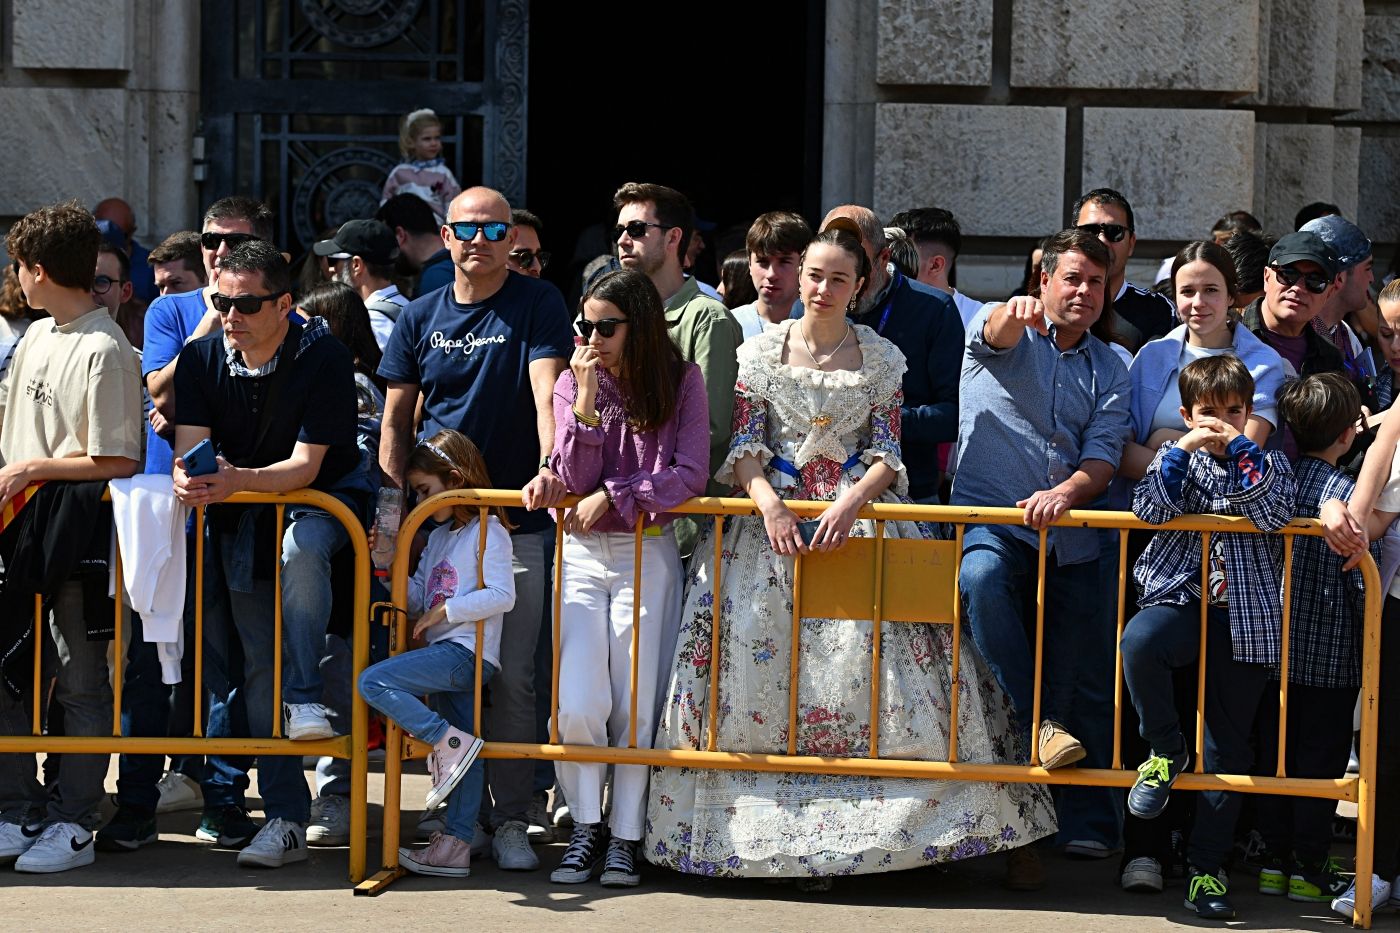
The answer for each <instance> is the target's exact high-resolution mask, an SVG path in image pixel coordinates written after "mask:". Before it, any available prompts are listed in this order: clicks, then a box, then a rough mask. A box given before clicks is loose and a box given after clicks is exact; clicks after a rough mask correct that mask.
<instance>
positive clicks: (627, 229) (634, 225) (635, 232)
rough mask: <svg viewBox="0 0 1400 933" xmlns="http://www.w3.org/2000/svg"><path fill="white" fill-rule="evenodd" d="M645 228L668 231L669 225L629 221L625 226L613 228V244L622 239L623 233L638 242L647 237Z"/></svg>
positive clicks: (619, 225) (647, 221) (620, 225)
mask: <svg viewBox="0 0 1400 933" xmlns="http://www.w3.org/2000/svg"><path fill="white" fill-rule="evenodd" d="M647 227H655V228H656V229H658V230H670V229H671V224H654V223H652V222H651V221H649V220H629V221H628V222H627V223H625V224H618V225H617V226H616V227H613V242H614V243H616V242H617V241H618V240H620V239H622V235H623V234H624V233H625V234H627V235H628V236H629V237H631V238H632V239H634V240H640V239H641V238H642V237H644V236H646V235H647Z"/></svg>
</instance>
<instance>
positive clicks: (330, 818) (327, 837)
mask: <svg viewBox="0 0 1400 933" xmlns="http://www.w3.org/2000/svg"><path fill="white" fill-rule="evenodd" d="M306 844H307V845H309V846H345V845H349V844H350V798H348V797H341V796H339V795H336V794H326V795H325V796H322V797H317V798H316V799H315V800H313V801H311V822H310V823H309V824H307V827H306Z"/></svg>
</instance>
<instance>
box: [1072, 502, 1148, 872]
mask: <svg viewBox="0 0 1400 933" xmlns="http://www.w3.org/2000/svg"><path fill="white" fill-rule="evenodd" d="M1096 507H1099V506H1096ZM1097 568H1098V570H1097V573H1098V579H1097V583H1096V586H1097V588H1098V593H1099V597H1100V600H1101V601H1100V602H1099V604H1098V605H1097V606H1086V607H1085V609H1086V610H1091V609H1092V610H1096V611H1097V612H1098V613H1099V616H1100V617H1099V619H1098V621H1097V623H1096V624H1095V625H1093V626H1092V627H1088V628H1086V629H1081V630H1080V631H1079V632H1077V633H1076V636H1075V645H1076V647H1077V654H1078V659H1079V663H1078V668H1077V671H1076V677H1075V683H1074V705H1073V709H1072V710H1071V711H1070V713H1069V715H1068V716H1067V717H1066V718H1065V723H1064V725H1065V728H1066V729H1068V730H1069V731H1070V732H1071V733H1072V734H1073V735H1074V737H1075V738H1077V739H1079V741H1081V742H1083V743H1084V758H1083V760H1082V761H1081V762H1080V764H1079V766H1080V767H1081V768H1110V767H1112V766H1113V683H1114V679H1115V677H1114V665H1113V658H1114V650H1115V648H1116V647H1117V646H1116V644H1115V640H1116V637H1117V633H1118V532H1116V531H1113V530H1111V529H1107V528H1101V529H1099V561H1098V564H1097ZM1128 572H1129V573H1132V565H1131V564H1129V565H1128ZM1127 585H1128V587H1130V589H1129V590H1128V591H1127V593H1126V594H1125V596H1124V599H1125V600H1128V601H1129V602H1130V604H1131V600H1132V599H1133V591H1132V589H1131V587H1132V585H1133V582H1132V578H1131V577H1129V579H1128V581H1127ZM1055 810H1056V816H1057V817H1058V819H1059V824H1060V832H1059V834H1058V836H1057V837H1056V841H1057V843H1058V844H1060V845H1064V844H1065V843H1069V842H1080V841H1091V842H1101V843H1103V844H1104V845H1106V846H1108V847H1109V848H1110V849H1116V848H1118V846H1119V845H1120V844H1121V842H1122V835H1123V791H1122V790H1121V789H1119V788H1116V787H1061V788H1059V794H1058V799H1057V801H1056V807H1055Z"/></svg>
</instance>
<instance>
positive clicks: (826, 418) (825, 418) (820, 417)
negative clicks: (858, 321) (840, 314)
mask: <svg viewBox="0 0 1400 933" xmlns="http://www.w3.org/2000/svg"><path fill="white" fill-rule="evenodd" d="M797 330H798V333H799V334H801V336H802V346H804V347H806V348H807V355H808V356H810V357H811V358H812V362H813V363H816V364H817V371H818V372H825V371H826V370H825V369H823V367H824V366H826V364H827V363H830V362H831V358H832V357H833V356H835V355H836V354H838V353H840V352H841V348H842V347H844V346H845V345H846V341H847V340H849V339H850V337H851V330H852V327H851V325H849V324H847V325H846V330H845V333H843V334H842V335H841V342H840V343H838V344H837V345H836V349H834V350H832V351H831V352H830V353H828V354H827V355H826V356H825V357H824V358H823V359H820V360H819V359H817V355H816V354H815V353H813V352H812V345H811V344H810V343H808V342H807V328H805V327H803V326H802V323H801V322H800V321H799V322H798V324H797ZM829 424H831V416H830V415H828V414H827V413H826V412H824V411H823V412H821V413H819V414H817V415H816V416H815V417H813V418H812V427H814V428H825V427H826V426H827V425H829Z"/></svg>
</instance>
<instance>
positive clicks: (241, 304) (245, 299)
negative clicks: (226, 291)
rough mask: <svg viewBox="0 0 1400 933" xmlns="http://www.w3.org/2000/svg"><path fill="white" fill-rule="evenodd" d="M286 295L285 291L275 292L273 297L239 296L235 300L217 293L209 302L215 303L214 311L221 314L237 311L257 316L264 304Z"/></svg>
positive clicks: (230, 296)
mask: <svg viewBox="0 0 1400 933" xmlns="http://www.w3.org/2000/svg"><path fill="white" fill-rule="evenodd" d="M286 294H288V292H287V291H286V290H285V289H283V290H282V291H280V292H273V293H272V294H271V295H239V296H238V297H236V298H235V297H233V296H232V295H221V294H219V293H218V292H215V293H214V294H213V295H211V296H210V297H209V301H210V302H211V303H213V305H214V310H215V311H217V312H219V313H220V314H228V313H229V312H230V311H233V310H237V311H238V313H239V314H257V313H258V312H259V311H261V310H262V307H263V303H264V302H267V301H276V300H277V299H278V298H281V297H282V296H283V295H286Z"/></svg>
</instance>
